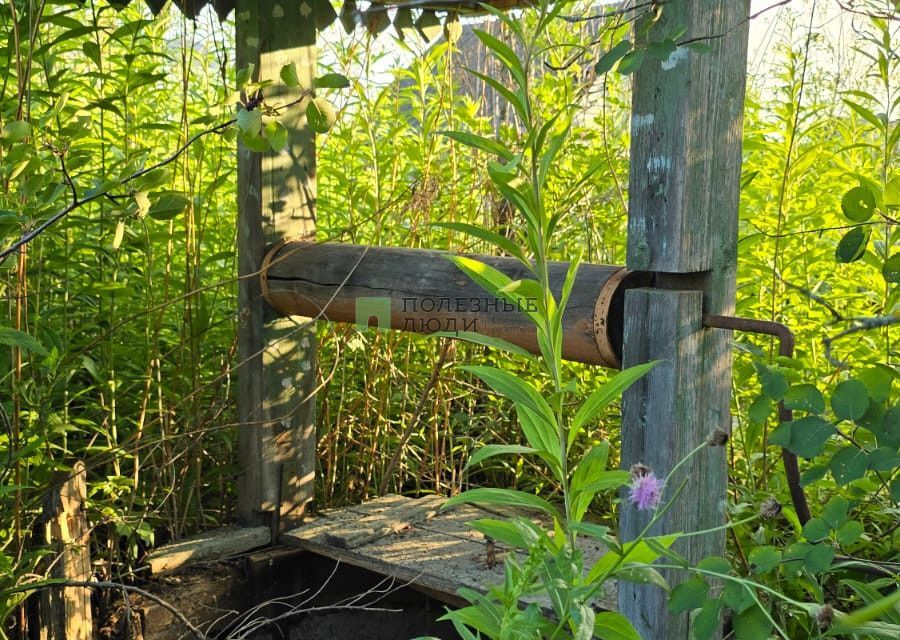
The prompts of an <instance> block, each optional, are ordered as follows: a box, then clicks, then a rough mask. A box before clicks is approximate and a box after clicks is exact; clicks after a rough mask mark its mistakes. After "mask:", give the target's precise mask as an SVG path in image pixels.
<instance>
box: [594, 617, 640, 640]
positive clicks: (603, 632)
mask: <svg viewBox="0 0 900 640" xmlns="http://www.w3.org/2000/svg"><path fill="white" fill-rule="evenodd" d="M594 635H595V636H597V638H599V639H600V640H641V636H640V634H639V633H638V632H637V631H636V630H635V628H634V627H633V626H631V623H630V622H628V618H626V617H625V616H623V615H622V614H621V613H615V612H613V611H601V612H600V613H598V614H597V615H596V616H595V617H594Z"/></svg>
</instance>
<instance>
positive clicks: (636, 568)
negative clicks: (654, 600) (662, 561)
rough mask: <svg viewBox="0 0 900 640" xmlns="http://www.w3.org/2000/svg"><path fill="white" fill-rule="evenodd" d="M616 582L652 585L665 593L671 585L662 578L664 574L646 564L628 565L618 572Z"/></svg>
mask: <svg viewBox="0 0 900 640" xmlns="http://www.w3.org/2000/svg"><path fill="white" fill-rule="evenodd" d="M616 581H617V582H622V581H624V582H634V583H636V584H652V585H654V586H656V587H659V588H660V589H663V590H664V591H668V590H669V583H668V582H666V579H665V578H663V577H662V574H661V573H660V572H659V571H657V570H656V569H654V568H653V567H650V566H648V565H645V564H631V563H626V564H625V565H624V566H623V567H622V568H621V569H618V570H617V571H616Z"/></svg>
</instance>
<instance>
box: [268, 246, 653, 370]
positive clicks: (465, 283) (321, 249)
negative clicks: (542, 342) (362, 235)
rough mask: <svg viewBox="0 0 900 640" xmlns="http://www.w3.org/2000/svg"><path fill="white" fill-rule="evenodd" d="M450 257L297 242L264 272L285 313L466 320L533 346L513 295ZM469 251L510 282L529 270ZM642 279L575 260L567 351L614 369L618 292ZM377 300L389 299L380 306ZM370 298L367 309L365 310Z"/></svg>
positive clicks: (452, 323) (559, 272)
mask: <svg viewBox="0 0 900 640" xmlns="http://www.w3.org/2000/svg"><path fill="white" fill-rule="evenodd" d="M448 255H449V254H448V253H446V252H442V251H430V250H424V249H397V248H391V247H368V246H360V245H345V244H330V243H326V244H309V243H300V242H293V243H290V244H287V245H285V246H284V247H282V248H281V249H279V250H278V251H277V253H275V254H274V255H273V256H272V259H271V263H270V266H269V268H268V269H267V270H266V273H265V274H261V277H264V278H265V280H266V286H267V289H268V297H269V302H270V303H271V305H272V306H273V308H275V309H277V310H278V311H280V312H282V313H285V314H292V313H293V314H302V315H316V316H318V317H320V318H321V319H323V320H330V321H332V322H351V323H355V322H357V321H360V323H361V324H362V325H364V326H365V325H366V324H368V325H369V326H381V328H393V329H397V330H407V331H417V332H420V333H434V332H436V331H447V330H450V331H454V330H458V331H461V330H463V329H465V328H466V327H469V328H468V329H467V330H469V331H472V332H475V333H479V334H482V335H486V336H490V337H494V338H501V339H503V340H506V341H507V342H511V343H513V344H516V345H519V346H521V347H524V348H525V349H528V350H529V351H531V352H532V353H538V351H539V349H538V343H537V337H536V332H535V329H534V325H533V323H532V322H531V321H530V320H529V319H528V317H527V316H526V315H525V314H524V313H522V312H520V311H519V310H518V309H515V308H514V307H513V305H512V304H511V303H506V302H505V301H503V300H499V299H497V298H494V297H493V296H489V295H488V294H487V293H486V291H485V290H484V289H482V288H481V287H480V286H479V285H478V284H477V283H475V282H474V281H473V280H472V279H471V278H469V277H468V276H467V275H465V274H464V273H463V272H462V271H460V270H459V268H458V267H457V266H456V265H455V264H453V263H452V262H450V261H449V260H448V259H447V257H448ZM470 257H471V258H474V259H476V260H478V261H480V262H484V263H486V264H488V265H490V266H492V267H494V268H495V269H498V270H499V271H501V272H503V273H505V274H506V275H508V276H509V277H510V278H512V279H513V280H518V279H525V278H529V277H533V276H531V274H530V273H529V272H528V270H527V269H525V267H524V266H523V265H522V264H521V263H520V262H519V261H517V260H515V259H514V258H502V257H496V256H470ZM568 268H569V265H568V263H565V262H553V263H551V265H550V279H551V288H552V289H553V290H554V293H555V295H556V296H557V299H559V296H560V292H561V290H562V284H563V281H564V280H565V276H566V273H567V271H568ZM647 282H649V278H648V277H647V276H646V275H645V274H639V273H631V274H626V273H625V272H623V270H622V269H621V267H613V266H608V265H595V264H583V265H581V266H580V267H579V270H578V275H577V276H576V279H575V284H574V286H573V289H572V294H571V296H570V298H569V302H568V305H567V306H566V312H565V314H564V316H563V332H564V338H563V357H564V358H566V359H567V360H573V361H576V362H584V363H588V364H599V365H603V366H608V367H618V366H619V361H620V357H621V351H622V347H621V345H622V309H623V292H624V291H625V289H627V288H629V287H635V286H643V285H644V284H646V283H647ZM601 298H602V299H603V300H605V301H606V303H607V304H606V306H604V305H602V304H601V305H600V307H602V310H601V309H600V308H599V307H598V304H597V302H598V299H601ZM379 301H382V302H384V303H385V304H386V307H384V308H383V309H382V308H379V306H378V304H377V303H378V302H379ZM366 305H368V306H366ZM369 306H371V308H372V312H371V315H370V313H369V311H365V312H364V313H361V310H362V309H369ZM382 316H384V317H382Z"/></svg>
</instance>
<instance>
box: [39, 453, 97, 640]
mask: <svg viewBox="0 0 900 640" xmlns="http://www.w3.org/2000/svg"><path fill="white" fill-rule="evenodd" d="M85 500H87V471H86V470H85V466H84V463H83V462H81V461H80V460H79V461H78V462H76V463H75V464H74V465H72V472H71V473H70V474H67V477H66V478H65V479H64V480H62V481H61V482H60V484H59V485H58V486H56V487H53V488H52V489H51V491H50V493H49V495H48V500H47V502H46V503H45V506H44V514H43V516H44V518H45V521H44V522H43V524H42V526H41V527H40V528H41V529H42V531H41V533H42V534H43V538H44V539H43V540H42V542H43V543H44V544H46V545H47V546H48V547H49V548H50V549H51V550H52V551H53V553H54V555H52V556H50V557H49V558H48V560H49V562H50V563H51V568H50V572H49V575H48V577H49V578H52V579H55V580H73V581H75V582H89V581H90V580H91V550H90V529H89V528H88V525H87V521H86V519H85V516H84V503H85ZM38 602H39V606H40V611H39V618H40V634H39V635H40V639H41V640H90V638H92V637H93V633H94V632H93V622H92V614H91V590H90V589H87V588H85V587H59V588H52V589H43V590H42V591H41V592H40V598H39V601H38Z"/></svg>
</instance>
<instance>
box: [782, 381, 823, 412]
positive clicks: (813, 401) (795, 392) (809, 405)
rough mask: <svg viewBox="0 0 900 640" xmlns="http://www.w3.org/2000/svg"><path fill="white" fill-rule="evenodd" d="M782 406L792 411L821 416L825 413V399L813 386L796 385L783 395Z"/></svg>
mask: <svg viewBox="0 0 900 640" xmlns="http://www.w3.org/2000/svg"><path fill="white" fill-rule="evenodd" d="M784 406H785V408H786V409H792V410H794V411H807V412H809V413H816V414H822V413H825V397H824V396H823V395H822V392H821V391H819V390H818V389H817V388H816V386H815V385H813V384H798V385H794V386H792V387H791V388H790V389H788V390H787V392H786V393H785V394H784Z"/></svg>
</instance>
